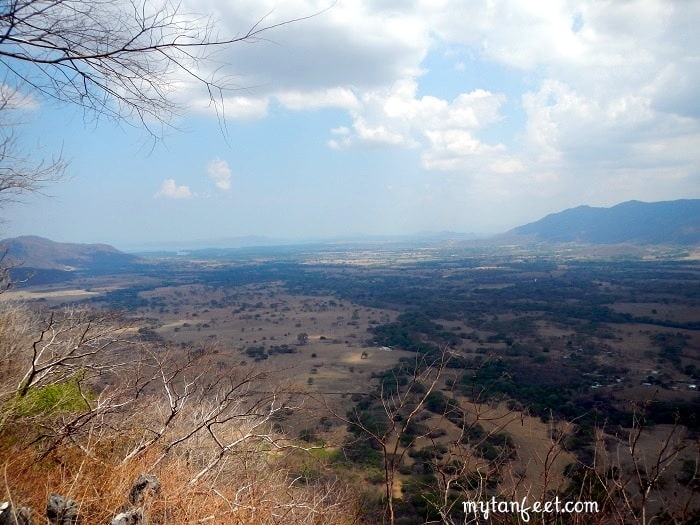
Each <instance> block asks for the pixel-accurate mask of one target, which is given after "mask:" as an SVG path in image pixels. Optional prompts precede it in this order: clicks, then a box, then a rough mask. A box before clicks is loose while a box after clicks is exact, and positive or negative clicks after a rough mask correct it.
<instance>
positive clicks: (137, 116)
mask: <svg viewBox="0 0 700 525" xmlns="http://www.w3.org/2000/svg"><path fill="white" fill-rule="evenodd" d="M311 16H314V15H311ZM265 18H266V17H262V18H261V19H260V20H259V21H258V22H257V23H256V24H254V25H253V26H252V27H250V28H249V29H248V30H247V31H245V32H243V33H241V34H236V35H231V36H224V37H220V36H219V35H217V34H216V32H215V28H214V24H213V20H212V19H211V17H208V16H202V15H195V14H189V13H185V12H183V11H182V6H181V4H180V3H178V2H171V1H170V0H161V1H158V2H155V1H152V0H8V1H5V2H2V3H0V64H1V65H2V68H3V70H4V78H3V79H2V80H0V196H3V197H8V196H12V197H17V195H19V194H22V193H25V192H28V191H29V192H32V191H37V190H39V189H40V188H41V187H43V186H44V184H46V183H47V182H51V181H53V180H56V179H57V178H59V177H60V176H61V175H62V174H63V172H64V169H65V161H64V160H63V159H62V157H61V155H60V154H59V155H56V156H55V157H53V158H48V159H44V160H38V161H33V160H32V159H35V158H36V155H31V156H30V155H26V154H23V153H22V151H21V149H20V148H19V147H18V144H17V138H16V134H15V133H14V130H16V128H17V125H18V123H17V122H12V119H11V118H10V117H9V113H10V109H13V108H15V109H16V108H19V107H22V106H26V105H28V104H31V103H32V101H34V102H35V101H36V99H37V98H48V99H52V100H55V101H59V102H61V103H67V104H70V105H74V106H77V107H80V108H83V109H84V110H85V112H86V115H88V116H92V117H94V118H98V117H107V118H111V119H113V120H116V121H120V122H128V123H132V124H135V125H137V126H140V127H144V128H145V129H147V130H148V131H149V132H150V133H151V134H153V135H154V136H159V133H157V132H156V129H157V128H156V127H155V126H157V125H166V124H168V123H169V122H170V120H171V117H173V115H175V114H176V113H177V112H178V110H179V109H180V106H179V105H178V103H177V102H176V98H175V95H176V91H177V89H178V88H180V87H181V85H182V84H183V83H184V82H194V83H196V84H199V85H200V86H204V88H205V89H206V91H207V92H208V95H209V99H210V101H211V102H212V104H213V105H214V106H215V107H216V108H217V110H218V109H220V107H221V102H222V100H223V92H224V90H226V89H227V88H228V87H230V86H228V85H227V80H226V78H225V77H218V76H217V75H216V74H215V73H210V72H207V71H206V68H205V67H204V64H205V62H206V59H207V54H208V52H210V51H211V50H212V49H213V48H217V47H222V46H228V45H232V44H236V43H240V42H251V41H256V40H257V39H260V38H261V35H262V33H264V32H265V31H268V30H270V29H272V28H275V27H279V26H282V25H285V24H289V23H291V22H293V21H297V20H302V19H304V18H308V17H302V18H299V19H296V20H287V21H283V22H280V23H274V24H265ZM0 203H1V199H0Z"/></svg>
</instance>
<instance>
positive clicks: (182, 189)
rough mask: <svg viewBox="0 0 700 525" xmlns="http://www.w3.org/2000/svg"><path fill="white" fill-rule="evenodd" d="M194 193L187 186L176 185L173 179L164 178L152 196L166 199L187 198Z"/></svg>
mask: <svg viewBox="0 0 700 525" xmlns="http://www.w3.org/2000/svg"><path fill="white" fill-rule="evenodd" d="M193 195H194V194H193V193H192V190H190V187H189V186H178V185H177V183H176V182H175V179H165V180H164V181H163V184H161V185H160V189H159V190H158V191H157V192H156V194H155V195H154V197H156V198H158V197H165V198H167V199H189V198H190V197H192V196H193Z"/></svg>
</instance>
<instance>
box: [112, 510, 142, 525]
mask: <svg viewBox="0 0 700 525" xmlns="http://www.w3.org/2000/svg"><path fill="white" fill-rule="evenodd" d="M143 523H144V521H143V511H142V510H141V509H140V508H138V509H131V510H128V511H126V512H122V513H121V514H117V515H116V516H115V517H114V519H113V520H112V521H111V522H110V524H109V525H142V524H143Z"/></svg>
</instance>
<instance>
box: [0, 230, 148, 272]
mask: <svg viewBox="0 0 700 525" xmlns="http://www.w3.org/2000/svg"><path fill="white" fill-rule="evenodd" d="M0 247H1V248H2V250H3V251H4V252H5V260H4V264H6V265H10V266H21V267H22V268H36V269H41V270H63V271H73V270H96V269H107V268H112V267H120V266H124V265H128V264H133V263H135V262H137V261H138V257H136V256H134V255H129V254H126V253H124V252H121V251H119V250H117V249H116V248H114V247H112V246H109V245H107V244H75V243H62V242H54V241H51V240H49V239H45V238H43V237H37V236H33V235H26V236H21V237H14V238H12V239H5V240H2V241H0Z"/></svg>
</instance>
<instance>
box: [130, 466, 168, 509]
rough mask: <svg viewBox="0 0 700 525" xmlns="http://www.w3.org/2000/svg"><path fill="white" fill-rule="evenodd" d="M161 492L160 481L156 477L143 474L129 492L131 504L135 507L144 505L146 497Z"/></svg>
mask: <svg viewBox="0 0 700 525" xmlns="http://www.w3.org/2000/svg"><path fill="white" fill-rule="evenodd" d="M159 492H160V481H158V478H157V477H155V476H151V475H149V474H141V475H140V476H139V477H138V478H137V479H136V481H135V482H134V485H133V486H132V487H131V490H130V491H129V503H131V504H132V505H133V506H138V505H142V504H143V502H144V500H145V499H146V496H151V495H154V494H158V493H159Z"/></svg>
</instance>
